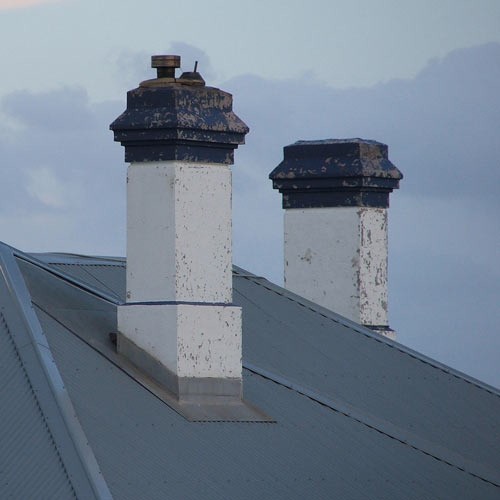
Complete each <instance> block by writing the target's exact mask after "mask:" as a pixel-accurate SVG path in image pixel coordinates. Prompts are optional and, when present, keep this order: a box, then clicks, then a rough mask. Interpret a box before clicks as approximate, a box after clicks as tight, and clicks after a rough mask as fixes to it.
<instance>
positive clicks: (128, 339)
mask: <svg viewBox="0 0 500 500" xmlns="http://www.w3.org/2000/svg"><path fill="white" fill-rule="evenodd" d="M155 64H156V66H157V67H158V66H159V65H160V66H161V65H162V64H163V65H164V66H165V67H161V68H159V71H158V78H157V79H153V80H148V81H146V82H142V83H141V85H140V86H139V88H137V89H134V90H132V91H130V92H128V95H127V110H126V111H125V112H124V113H123V114H122V115H121V116H120V117H118V118H117V119H116V120H115V121H114V122H113V123H112V124H111V129H112V130H113V131H114V134H115V140H116V141H120V142H121V144H122V145H123V146H124V147H125V158H126V161H130V162H132V163H131V164H130V166H129V167H128V174H127V284H126V287H127V288H126V290H127V292H126V304H124V305H122V306H119V307H118V330H119V335H118V342H117V346H118V351H119V352H120V353H121V354H122V355H124V356H126V357H127V358H128V359H129V360H130V361H132V362H133V363H134V364H135V365H136V366H138V367H139V368H140V369H141V370H143V371H144V372H146V373H147V374H148V375H149V376H151V377H152V378H154V379H155V380H156V381H157V382H158V383H160V384H162V386H164V387H166V388H167V389H168V390H169V391H171V392H172V393H173V394H174V395H175V396H176V398H177V399H178V401H179V402H180V403H186V404H187V405H189V404H190V403H194V404H196V405H198V404H202V403H203V402H205V403H207V404H208V406H207V408H209V407H210V405H213V404H214V403H217V401H226V400H228V398H229V400H231V401H232V402H233V404H234V402H235V400H236V401H240V402H241V396H242V359H241V357H242V354H241V348H242V342H241V308H240V307H237V306H234V305H233V304H232V227H231V169H230V164H232V163H233V151H234V149H235V148H237V147H238V145H239V144H243V143H244V136H245V134H246V133H247V132H248V127H247V126H246V125H245V124H244V123H243V122H242V121H241V120H240V119H239V118H238V117H237V116H236V115H235V114H234V113H233V111H232V97H231V95H230V94H228V93H226V92H223V91H221V90H219V89H216V88H211V87H206V86H205V82H204V81H203V79H202V78H201V76H200V75H199V74H198V73H196V72H191V73H187V74H186V73H185V74H183V75H182V76H181V78H175V68H176V67H179V65H180V59H179V58H178V56H153V66H154V67H155ZM160 70H161V71H160ZM240 407H241V405H240ZM238 412H239V413H238ZM238 412H237V414H238V415H239V416H241V415H244V414H245V412H243V413H242V410H241V408H240V409H239V410H238ZM208 413H210V411H208ZM250 413H251V412H250ZM250 413H249V412H248V411H247V412H246V418H244V419H247V420H248V419H251V417H252V416H253V415H254V414H253V413H252V415H250ZM226 414H227V416H228V419H231V418H230V414H231V412H226ZM249 415H250V416H249ZM244 416H245V415H244ZM208 417H210V415H208ZM260 417H261V414H260V415H257V414H255V420H259V419H260Z"/></svg>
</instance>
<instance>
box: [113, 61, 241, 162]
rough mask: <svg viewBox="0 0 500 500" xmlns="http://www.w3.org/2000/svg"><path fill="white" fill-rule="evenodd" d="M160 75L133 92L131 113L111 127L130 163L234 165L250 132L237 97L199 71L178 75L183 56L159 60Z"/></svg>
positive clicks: (129, 103)
mask: <svg viewBox="0 0 500 500" xmlns="http://www.w3.org/2000/svg"><path fill="white" fill-rule="evenodd" d="M152 66H153V67H155V68H156V69H157V71H158V77H157V78H154V79H152V80H146V81H144V82H141V84H140V85H139V87H138V88H136V89H134V90H131V91H129V92H128V93H127V109H126V110H125V112H124V113H122V114H121V115H120V116H119V117H118V118H117V119H116V120H115V121H114V122H113V123H112V124H111V125H110V129H111V130H113V132H114V136H115V141H119V142H121V144H122V146H124V147H125V161H127V162H144V161H165V160H180V161H190V162H201V163H223V164H232V163H234V153H233V152H234V149H236V148H237V147H238V145H239V144H244V142H245V134H247V133H248V131H249V129H248V127H247V126H246V124H245V123H244V122H243V121H242V120H241V119H240V118H238V116H236V114H235V113H234V112H233V110H232V103H233V98H232V95H231V94H229V93H227V92H224V91H222V90H220V89H217V88H214V87H207V86H205V81H204V80H203V78H202V77H201V75H200V74H199V73H198V72H197V71H196V69H197V68H196V66H195V70H194V71H191V72H185V73H183V74H182V75H181V77H180V78H176V77H175V69H176V68H177V67H179V66H180V57H179V56H153V57H152Z"/></svg>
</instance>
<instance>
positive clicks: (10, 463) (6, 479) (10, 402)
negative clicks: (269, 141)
mask: <svg viewBox="0 0 500 500" xmlns="http://www.w3.org/2000/svg"><path fill="white" fill-rule="evenodd" d="M0 380H1V381H2V383H1V389H0V398H1V404H0V422H1V424H0V450H1V451H0V495H1V498H5V499H7V498H11V499H19V498H35V496H36V495H38V497H39V498H75V492H74V491H73V487H72V485H71V481H70V479H69V477H68V474H67V472H66V469H65V467H64V464H63V463H62V461H61V458H60V456H59V453H58V450H57V447H56V445H55V443H54V440H53V437H52V435H51V433H50V429H49V427H48V426H47V424H46V422H45V419H44V415H43V412H42V410H41V408H40V406H39V405H38V402H37V399H36V397H35V392H34V389H33V387H32V385H31V383H30V380H29V378H28V376H27V374H26V371H25V369H24V367H23V363H22V361H21V358H20V356H19V353H18V351H17V349H16V346H15V344H14V340H13V339H12V335H11V332H10V330H9V328H8V326H7V323H6V321H5V318H4V316H3V315H2V314H0Z"/></svg>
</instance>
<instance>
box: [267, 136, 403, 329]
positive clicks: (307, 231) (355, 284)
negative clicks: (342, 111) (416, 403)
mask: <svg viewBox="0 0 500 500" xmlns="http://www.w3.org/2000/svg"><path fill="white" fill-rule="evenodd" d="M269 177H270V178H271V179H272V181H273V187H274V188H275V189H279V191H280V193H282V194H283V208H284V209H285V242H284V243H285V245H284V247H285V256H284V260H285V263H284V271H285V273H284V274H285V276H284V278H285V287H286V288H288V289H289V290H291V291H293V292H295V293H297V294H298V295H301V296H303V297H305V298H307V299H309V300H311V301H313V302H316V303H317V304H319V305H321V306H324V307H326V308H328V309H331V310H332V311H335V312H337V313H339V314H341V315H343V316H345V317H347V318H349V319H351V320H353V321H355V322H357V323H360V324H362V325H364V326H367V327H369V328H371V329H373V330H375V331H377V332H379V333H381V334H383V335H386V336H388V337H391V338H395V333H394V331H393V330H391V328H390V327H389V322H388V299H387V260H388V248H387V246H388V245H387V209H388V207H389V193H390V192H391V191H392V190H393V189H397V188H398V187H399V180H400V179H401V178H402V174H401V172H400V171H399V170H398V169H397V168H396V167H395V166H394V165H393V164H392V163H391V162H390V161H389V159H388V154H387V146H386V145H385V144H381V143H379V142H375V141H369V140H363V139H329V140H324V141H299V142H296V143H295V144H292V145H290V146H286V147H285V148H284V159H283V161H282V162H281V163H280V164H279V165H278V166H277V167H276V168H275V169H274V170H273V172H271V174H270V176H269Z"/></svg>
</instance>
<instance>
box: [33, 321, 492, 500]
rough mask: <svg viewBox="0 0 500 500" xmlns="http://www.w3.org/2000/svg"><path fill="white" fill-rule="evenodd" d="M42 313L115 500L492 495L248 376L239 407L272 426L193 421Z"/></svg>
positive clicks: (483, 485) (471, 480)
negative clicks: (255, 409)
mask: <svg viewBox="0 0 500 500" xmlns="http://www.w3.org/2000/svg"><path fill="white" fill-rule="evenodd" d="M88 314H91V312H90V311H89V312H88ZM39 315H40V319H41V321H42V324H43V325H44V328H45V329H46V330H47V331H48V332H50V334H49V339H50V342H51V345H52V347H53V350H54V355H55V357H56V360H57V363H58V365H59V366H60V367H61V370H62V373H64V376H65V380H66V383H67V385H68V390H69V391H70V393H71V394H72V397H73V400H74V402H75V407H76V409H77V412H78V415H79V417H80V419H81V421H82V425H83V426H84V428H85V432H86V434H87V436H88V437H89V439H90V441H91V443H92V445H93V448H94V450H95V453H96V456H97V458H98V461H99V463H100V465H101V467H102V470H103V473H104V474H105V477H106V478H107V479H108V483H109V485H110V488H111V490H112V492H113V495H114V496H115V497H116V498H123V499H127V498H130V499H135V498H140V497H141V495H143V494H144V491H147V492H148V498H151V499H154V498H158V499H160V498H161V499H163V498H183V499H189V498H200V497H201V496H202V497H203V498H214V499H215V498H217V499H218V498H239V499H245V498H249V499H250V498H252V499H254V498H273V499H274V498H287V499H289V498H297V499H298V498H300V499H303V498H318V499H320V498H325V499H330V498H335V497H337V498H358V499H362V498H367V499H368V498H370V499H371V498H379V499H384V498H388V499H389V498H397V499H401V498H408V499H412V498H414V499H421V498H425V497H426V496H427V497H432V496H433V495H435V493H436V491H439V492H440V498H443V499H446V498H450V499H456V498H459V497H461V496H462V497H464V496H465V497H466V498H481V499H488V498H496V496H497V493H498V489H497V488H495V487H494V486H492V485H491V484H488V483H487V482H485V481H483V480H481V479H478V478H475V477H473V476H471V475H469V474H467V473H465V472H463V471H460V470H459V469H457V468H456V467H451V466H449V465H447V464H446V463H444V462H440V461H436V460H435V459H433V458H432V457H430V456H428V455H426V454H424V453H422V452H420V451H418V450H415V449H413V448H412V447H411V446H408V445H405V444H402V443H400V442H398V441H396V440H394V439H390V438H388V437H386V436H384V435H383V434H382V433H380V432H378V431H377V430H374V429H370V428H369V427H367V426H366V425H364V424H362V423H359V422H356V421H354V420H352V419H351V418H349V417H347V416H345V415H342V414H341V413H338V412H335V411H332V410H331V409H330V408H328V407H326V406H324V405H321V404H319V403H316V402H314V401H312V400H311V399H309V398H307V397H305V396H303V395H300V394H298V393H297V392H296V391H293V390H290V389H287V388H286V387H283V385H281V384H278V383H275V382H272V381H270V380H268V379H265V378H264V377H260V376H258V375H255V374H252V373H251V372H249V371H248V370H246V371H245V381H244V383H245V394H246V397H247V398H248V399H249V400H250V401H252V402H253V403H255V404H257V405H258V406H259V407H260V408H262V409H263V410H264V411H266V412H268V413H269V414H271V415H273V417H274V418H275V419H276V421H277V423H275V424H248V423H230V424H228V423H205V424H203V423H195V424H193V423H189V422H187V421H186V420H184V419H183V418H182V417H180V416H179V415H178V414H177V413H175V412H174V411H173V410H172V409H170V408H169V407H168V406H167V405H165V404H164V403H163V402H161V401H160V400H159V399H157V398H156V397H155V396H153V395H152V394H151V393H149V392H147V391H145V390H144V389H143V388H142V387H141V386H140V385H139V384H137V383H136V382H135V381H134V380H133V379H131V378H130V377H128V376H127V375H126V374H124V373H123V372H122V371H121V370H120V369H119V368H117V367H116V366H114V365H113V364H111V363H109V362H107V360H106V359H105V358H104V357H103V356H102V355H100V354H99V353H98V352H97V351H95V350H94V349H92V348H91V347H90V346H89V345H87V344H85V343H84V342H82V341H81V340H80V339H78V338H77V337H75V336H73V335H71V333H70V332H69V331H68V330H66V329H65V328H64V327H63V326H62V325H61V324H60V323H57V322H55V321H54V320H53V319H52V318H51V317H50V316H48V315H46V314H45V313H43V312H41V311H39ZM63 319H64V318H63ZM89 394H92V398H89V397H88V395H89ZM381 457H383V459H381Z"/></svg>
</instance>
